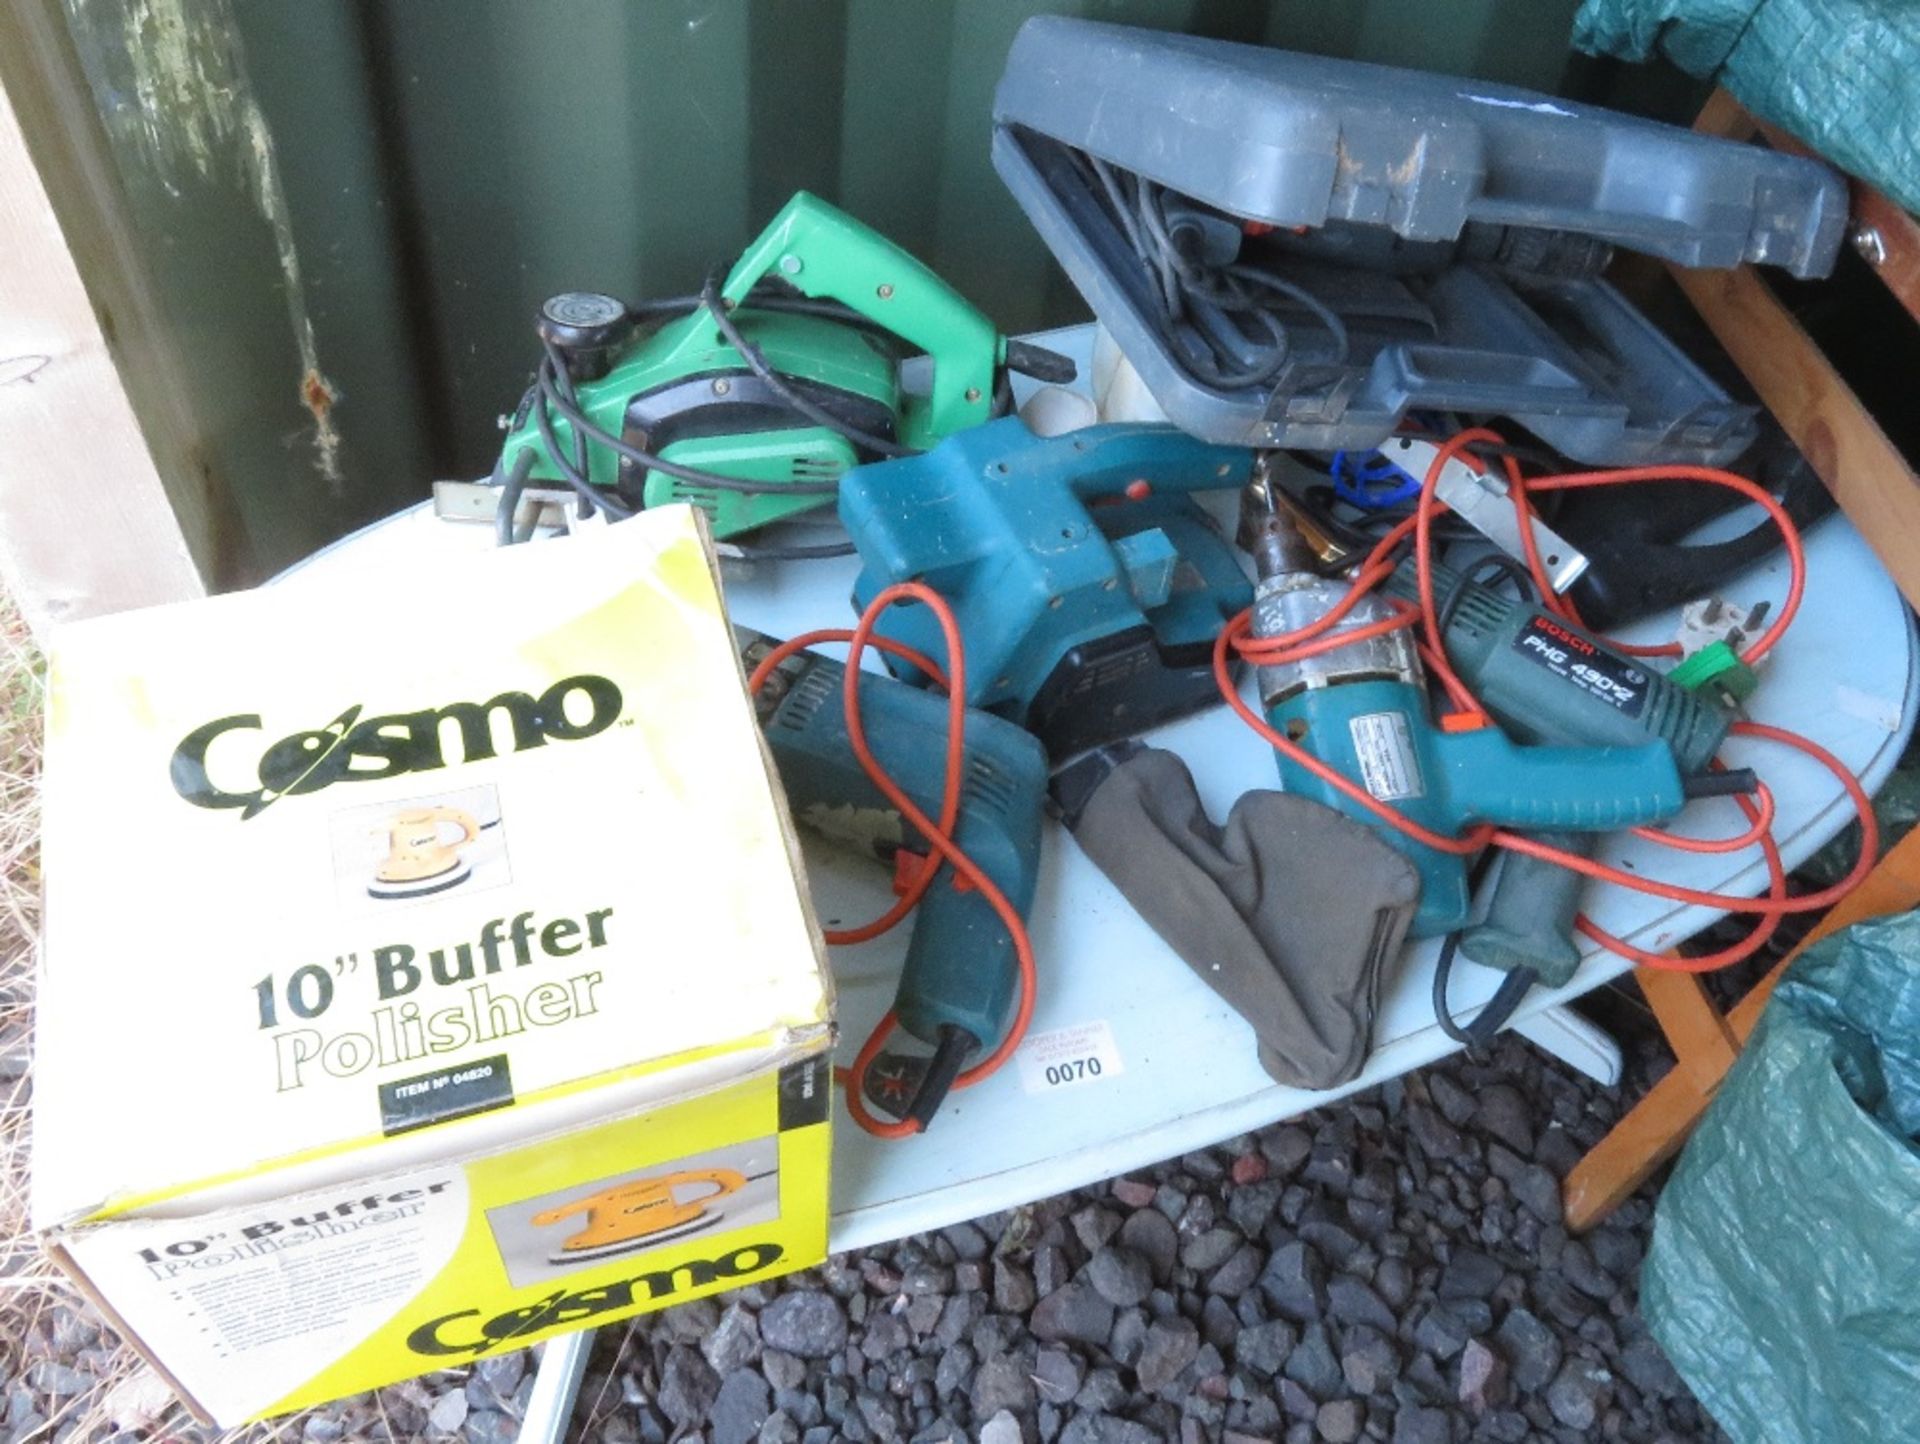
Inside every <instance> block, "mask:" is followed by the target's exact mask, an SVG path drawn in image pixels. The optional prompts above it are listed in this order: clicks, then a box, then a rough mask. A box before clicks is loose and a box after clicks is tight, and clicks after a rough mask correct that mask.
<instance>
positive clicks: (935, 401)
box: [720, 191, 1004, 449]
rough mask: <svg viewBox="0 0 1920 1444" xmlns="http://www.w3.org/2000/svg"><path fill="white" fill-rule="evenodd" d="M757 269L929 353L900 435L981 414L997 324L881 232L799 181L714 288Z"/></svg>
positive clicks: (741, 285)
mask: <svg viewBox="0 0 1920 1444" xmlns="http://www.w3.org/2000/svg"><path fill="white" fill-rule="evenodd" d="M764 276H776V277H778V278H779V279H780V280H782V281H785V282H786V283H787V284H788V285H790V286H792V287H793V288H794V289H795V290H797V291H799V292H800V293H801V294H802V295H806V296H813V297H817V298H825V299H829V300H834V301H838V302H840V303H841V304H842V305H844V306H847V307H849V308H850V309H852V310H854V311H857V312H858V313H859V314H860V315H862V316H864V317H866V318H867V319H868V320H870V321H872V322H874V323H875V324H876V325H879V326H881V327H882V328H884V329H885V330H887V331H890V332H892V333H893V334H894V335H896V336H898V337H900V338H901V339H902V340H904V341H906V342H908V343H910V344H911V345H913V346H915V347H917V348H919V349H920V350H922V351H925V352H926V353H927V355H928V356H929V357H930V358H931V359H932V362H933V386H932V390H931V392H930V393H929V395H927V396H926V397H918V396H910V397H907V398H905V401H904V403H903V405H902V416H901V427H900V430H901V440H902V441H904V442H905V443H906V444H907V445H909V446H912V447H915V448H920V449H924V448H926V447H928V446H931V445H932V444H933V443H934V442H935V441H937V440H938V439H939V438H940V437H943V436H946V435H948V434H950V433H952V432H955V431H958V430H960V429H961V428H962V427H965V426H971V425H973V424H975V423H976V422H981V421H985V420H986V419H987V417H988V415H989V414H990V410H991V407H992V404H993V382H994V373H995V370H996V369H997V367H998V366H999V363H1000V361H1001V359H1002V357H1003V354H1004V352H1003V346H1002V342H1001V339H1000V334H999V333H998V332H997V331H995V330H994V328H993V323H992V322H990V321H988V320H987V318H986V317H985V316H983V315H981V314H980V313H979V312H978V311H977V310H975V309H974V308H973V307H972V306H971V305H969V304H968V302H967V300H966V298H965V297H963V296H962V295H961V294H960V293H959V292H958V291H956V290H954V289H953V287H951V286H949V285H948V284H947V283H946V282H945V281H943V280H941V279H940V278H939V277H938V276H936V275H935V274H934V273H933V272H932V271H930V270H929V269H928V268H927V267H926V266H924V265H922V264H921V263H920V262H919V261H917V260H915V259H914V258H913V257H912V256H910V255H908V254H907V253H906V252H905V251H903V250H901V249H900V247H898V246H896V245H895V244H894V243H893V242H892V241H890V240H888V239H887V238H886V237H885V236H883V235H881V234H880V233H879V232H877V231H874V230H872V229H870V228H869V227H867V226H864V225H862V224H861V223H860V222H859V221H856V220H855V219H854V218H853V217H852V216H849V215H847V214H846V213H845V212H843V211H840V210H837V209H835V208H834V207H833V206H830V205H828V204H827V203H826V202H825V201H823V200H821V199H820V198H819V197H818V196H814V195H811V194H809V193H808V192H806V191H797V192H795V194H794V197H793V199H792V200H790V201H788V202H787V204H786V205H785V206H783V207H782V208H781V210H780V213H779V214H778V215H777V216H775V217H774V218H773V221H772V223H771V224H769V225H768V226H767V228H766V230H764V231H762V232H761V233H760V236H759V238H758V239H757V240H756V241H754V243H753V244H752V245H751V246H750V247H749V248H748V249H747V251H746V252H745V254H743V255H742V256H741V257H740V259H739V260H738V261H737V262H736V263H735V264H734V267H733V269H732V270H731V271H729V272H728V273H727V279H726V282H725V284H724V285H723V286H722V287H721V289H720V293H721V295H722V296H723V297H725V299H726V300H727V301H728V302H730V303H731V304H733V305H741V304H743V303H744V302H745V301H746V299H747V294H748V292H750V291H751V290H752V289H753V287H754V285H755V284H756V283H757V282H758V281H759V280H760V279H761V278H762V277H764Z"/></svg>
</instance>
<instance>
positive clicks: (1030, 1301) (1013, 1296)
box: [993, 1258, 1039, 1314]
mask: <svg viewBox="0 0 1920 1444" xmlns="http://www.w3.org/2000/svg"><path fill="white" fill-rule="evenodd" d="M1038 1298H1039V1292H1038V1290H1036V1289H1035V1288H1034V1286H1033V1275H1032V1274H1030V1273H1028V1272H1027V1270H1026V1267H1025V1266H1024V1265H1022V1264H1017V1263H1015V1262H1014V1261H1013V1260H1012V1259H1004V1258H1002V1259H995V1260H994V1261H993V1306H994V1307H995V1308H996V1309H998V1310H1000V1312H1001V1313H1003V1314H1024V1313H1025V1312H1026V1311H1027V1310H1028V1309H1030V1308H1032V1307H1033V1305H1034V1301H1035V1300H1036V1299H1038Z"/></svg>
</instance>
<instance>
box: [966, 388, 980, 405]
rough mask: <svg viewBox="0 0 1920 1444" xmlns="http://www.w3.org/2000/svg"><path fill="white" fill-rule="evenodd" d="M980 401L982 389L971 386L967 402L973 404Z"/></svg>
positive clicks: (968, 389)
mask: <svg viewBox="0 0 1920 1444" xmlns="http://www.w3.org/2000/svg"><path fill="white" fill-rule="evenodd" d="M979 399H980V388H979V387H978V386H969V387H968V388H967V400H968V401H969V402H973V401H978V400H979Z"/></svg>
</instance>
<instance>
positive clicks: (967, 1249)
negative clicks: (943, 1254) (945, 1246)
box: [940, 1223, 993, 1261]
mask: <svg viewBox="0 0 1920 1444" xmlns="http://www.w3.org/2000/svg"><path fill="white" fill-rule="evenodd" d="M940 1237H942V1238H944V1239H945V1240H946V1241H947V1242H948V1243H949V1244H950V1245H952V1247H953V1256H954V1257H955V1258H957V1259H967V1260H969V1261H977V1260H979V1259H983V1258H985V1257H986V1256H987V1255H988V1254H989V1253H990V1252H992V1250H993V1241H992V1240H991V1239H989V1238H988V1237H987V1236H986V1234H985V1233H983V1232H981V1229H980V1225H979V1224H977V1223H956V1224H953V1225H951V1226H950V1227H947V1228H943V1229H941V1230H940Z"/></svg>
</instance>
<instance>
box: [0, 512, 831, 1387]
mask: <svg viewBox="0 0 1920 1444" xmlns="http://www.w3.org/2000/svg"><path fill="white" fill-rule="evenodd" d="M48 705H49V717H48V729H47V731H48V736H47V754H46V825H45V869H46V879H47V910H46V934H45V951H44V955H43V961H42V970H41V985H40V996H39V1020H38V1021H39V1043H38V1054H37V1059H36V1064H35V1068H36V1072H35V1089H34V1093H35V1098H34V1106H35V1128H34V1133H35V1137H34V1158H33V1200H32V1201H33V1217H34V1224H35V1226H36V1228H38V1229H40V1230H42V1231H43V1236H44V1238H45V1240H46V1242H47V1244H48V1246H49V1247H50V1248H51V1249H52V1250H53V1251H54V1252H55V1253H56V1254H57V1255H58V1257H59V1259H60V1261H61V1262H62V1263H63V1264H64V1266H65V1267H66V1268H67V1269H68V1270H70V1271H71V1272H72V1274H73V1275H74V1277H75V1278H76V1279H78V1280H79V1281H80V1283H81V1284H82V1285H83V1286H84V1287H85V1288H86V1289H87V1290H88V1291H89V1292H90V1293H91V1294H92V1295H93V1296H94V1297H95V1298H96V1299H97V1300H98V1301H99V1302H100V1303H101V1304H102V1305H103V1306H104V1307H105V1308H106V1310H107V1311H108V1312H109V1314H110V1315H111V1316H112V1317H113V1318H114V1320H115V1322H116V1324H117V1326H118V1327H119V1328H120V1329H121V1331H122V1332H123V1333H124V1334H126V1336H127V1337H128V1338H129V1339H132V1340H134V1341H135V1342H136V1343H137V1344H138V1345H139V1347H140V1348H141V1349H142V1350H143V1351H144V1352H145V1353H146V1354H147V1355H148V1357H149V1358H151V1359H152V1360H153V1361H154V1363H155V1364H156V1365H157V1366H158V1367H159V1368H160V1369H161V1370H162V1371H163V1372H165V1373H166V1374H167V1376H168V1377H169V1378H170V1379H171V1380H173V1381H174V1383H175V1384H176V1386H177V1387H178V1388H179V1389H180V1390H181V1392H182V1394H183V1395H184V1396H185V1397H186V1398H187V1399H188V1400H189V1402H190V1403H191V1404H192V1406H193V1407H194V1409H195V1410H196V1411H197V1412H199V1413H201V1414H203V1415H205V1416H207V1417H209V1418H210V1419H212V1420H215V1421H217V1422H218V1423H220V1424H222V1425H232V1424H237V1423H240V1422H242V1421H245V1420H249V1419H255V1418H260V1417H263V1416H267V1415H272V1414H276V1413H281V1412H284V1411H287V1410H290V1409H294V1408H298V1407H301V1406H303V1405H307V1404H311V1403H316V1402H320V1401H322V1400H326V1399H329V1398H333V1397H337V1396H339V1395H342V1394H346V1393H351V1392H354V1391H357V1390H361V1389H366V1388H370V1387H373V1386H375V1385H380V1384H385V1383H389V1382H391V1381H393V1380H397V1379H402V1378H406V1377H408V1376H410V1375H413V1374H418V1373H422V1372H426V1371H429V1370H434V1369H442V1368H446V1367H449V1366H450V1365H453V1364H457V1363H465V1362H468V1361H470V1360H472V1359H475V1358H477V1357H480V1356H482V1355H485V1354H488V1353H493V1352H499V1351H504V1350H508V1349H514V1348H518V1347H521V1346H522V1345H525V1344H528V1343H531V1342H533V1341H535V1340H538V1339H541V1338H545V1337H547V1336H548V1335H551V1334H555V1333H560V1332H564V1331H566V1330H569V1329H577V1328H583V1327H587V1326H590V1325H593V1324H600V1323H605V1322H608V1321H610V1320H613V1319H618V1318H620V1317H623V1316H624V1315H627V1314H631V1313H635V1312H639V1311H641V1310H645V1309H652V1308H660V1307H664V1306H665V1305H667V1304H670V1303H677V1302H680V1301H683V1300H685V1299H690V1298H694V1297H697V1296H699V1295H701V1294H706V1293H713V1292H716V1291H719V1290H722V1289H726V1288H729V1287H733V1286H737V1285H739V1284H742V1283H746V1282H749V1281H752V1280H756V1279H763V1278H768V1277H771V1276H773V1275H775V1274H779V1273H784V1272H787V1271H789V1270H792V1269H795V1268H801V1267H805V1266H807V1265H810V1264H813V1263H816V1262H818V1261H819V1260H820V1259H821V1258H822V1257H823V1256H824V1253H825V1248H826V1233H827V1161H828V1115H829V1096H830V1089H829V1081H828V1059H829V1049H830V1046H831V1034H832V1026H831V1001H832V1000H831V995H830V990H829V983H828V975H827V972H826V970H825V967H824V963H823V959H822V956H821V953H820V946H819V931H818V929H817V928H816V927H815V926H814V923H813V920H812V917H811V916H810V913H809V908H808V902H807V896H806V891H805V888H804V887H803V886H802V884H801V882H800V881H799V878H800V876H801V874H800V872H799V866H798V853H797V849H796V847H795V844H794V840H793V838H792V836H791V834H790V832H789V830H788V827H787V823H786V816H785V812H784V809H783V808H782V807H781V806H779V805H778V803H777V801H776V787H775V784H774V782H773V781H772V778H771V766H770V763H769V761H768V759H767V756H766V752H765V748H764V745H763V743H762V741H761V738H760V734H759V730H758V728H757V727H756V725H755V723H754V720H753V715H752V711H751V708H750V706H749V704H748V702H747V700H746V697H745V693H744V687H743V681H742V678H741V675H740V669H739V664H738V661H737V658H736V655H735V652H734V647H733V643H732V638H731V634H730V632H729V630H728V628H727V626H726V624H725V622H724V619H723V616H722V612H721V607H720V596H719V588H718V583H717V580H716V578H715V575H714V572H713V568H712V564H711V560H710V552H709V550H708V548H707V547H706V545H705V543H704V539H703V532H702V530H701V523H700V522H699V521H698V520H697V517H696V514H695V513H694V512H693V511H692V510H691V509H690V508H686V507H673V508H668V509H664V510H662V511H657V512H647V513H645V514H644V515H642V516H640V517H638V518H636V519H635V520H633V521H631V522H627V523H623V524H622V525H620V526H618V527H614V528H610V529H608V530H606V531H604V532H600V533H595V534H590V535H586V536H582V537H576V538H572V539H569V540H566V541H554V542H542V543H539V544H535V545H529V546H522V547H515V548H512V549H510V550H504V551H493V552H477V553H475V554H473V555H458V554H456V555H444V554H435V555H434V556H432V557H431V558H429V557H426V556H417V555H413V554H411V553H406V552H401V553H397V554H392V555H390V556H389V557H388V559H386V560H384V561H382V562H380V563H379V564H378V565H373V566H369V567H363V568H360V569H359V570H357V571H354V572H353V573H352V574H351V575H342V576H336V577H335V578H334V579H333V580H330V581H325V582H324V583H323V582H320V581H311V580H309V581H303V582H302V583H301V584H300V585H298V586H285V587H274V588H266V589H263V590H260V591H256V592H252V593H247V594H242V595H234V596H226V597H218V598H214V599H211V600H209V601H205V602H197V603H192V604H188V605H183V606H178V607H168V608H160V609H155V610H152V611H145V612H137V613H129V614H125V615H121V616H117V617H109V618H104V619H100V620H96V621H89V622H85V623H81V624H78V625H75V626H72V627H70V628H67V629H66V630H65V631H63V632H61V633H60V634H59V635H58V636H57V637H56V638H55V640H54V643H53V646H52V648H51V658H50V688H49V704H48Z"/></svg>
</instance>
